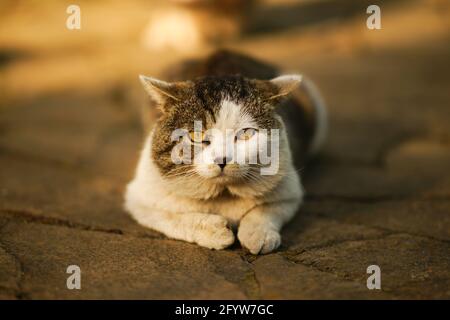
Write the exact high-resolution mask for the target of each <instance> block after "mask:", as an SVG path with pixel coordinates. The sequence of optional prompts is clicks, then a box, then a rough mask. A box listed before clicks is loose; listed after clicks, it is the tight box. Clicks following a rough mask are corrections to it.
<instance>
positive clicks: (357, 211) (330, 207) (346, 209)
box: [294, 199, 450, 240]
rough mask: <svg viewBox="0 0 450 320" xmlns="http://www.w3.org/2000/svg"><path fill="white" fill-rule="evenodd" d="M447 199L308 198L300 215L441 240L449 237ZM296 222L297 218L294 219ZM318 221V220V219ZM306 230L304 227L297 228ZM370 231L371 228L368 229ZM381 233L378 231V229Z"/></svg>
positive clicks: (449, 205) (449, 222) (311, 218)
mask: <svg viewBox="0 0 450 320" xmlns="http://www.w3.org/2000/svg"><path fill="white" fill-rule="evenodd" d="M449 208H450V201H448V200H439V201H430V200H388V201H367V202H364V201H347V200H345V199H344V200H341V201H340V200H331V199H330V200H326V201H323V200H311V201H309V202H308V201H307V203H306V204H305V206H304V207H303V208H302V209H301V211H300V214H299V215H302V214H304V215H306V216H308V215H311V216H312V217H307V218H305V219H307V220H312V221H315V219H318V217H328V218H331V219H334V220H337V221H339V222H340V223H344V225H345V224H346V223H348V224H351V225H352V228H356V227H358V226H355V224H357V225H361V226H360V228H363V229H362V230H364V232H365V233H367V231H366V228H364V226H367V227H375V228H382V229H384V230H388V231H394V232H406V233H411V234H417V235H422V236H428V237H433V238H437V239H441V240H450V215H449V212H450V211H449V210H450V209H449ZM294 221H296V220H294ZM319 221H320V220H319ZM303 229H307V227H305V228H302V229H300V230H303ZM369 230H370V229H369ZM379 232H380V231H379Z"/></svg>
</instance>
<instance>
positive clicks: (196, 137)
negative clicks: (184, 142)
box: [189, 131, 207, 143]
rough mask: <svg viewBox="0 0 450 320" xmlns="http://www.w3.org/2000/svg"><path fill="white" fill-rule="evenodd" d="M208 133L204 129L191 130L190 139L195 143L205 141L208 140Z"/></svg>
mask: <svg viewBox="0 0 450 320" xmlns="http://www.w3.org/2000/svg"><path fill="white" fill-rule="evenodd" d="M205 138H206V135H205V133H204V132H203V131H191V132H189V139H191V141H192V142H194V143H203V142H207V141H206V140H205Z"/></svg>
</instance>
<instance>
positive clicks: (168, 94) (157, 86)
mask: <svg viewBox="0 0 450 320" xmlns="http://www.w3.org/2000/svg"><path fill="white" fill-rule="evenodd" d="M139 80H141V83H142V85H143V86H144V89H145V91H146V92H147V93H148V94H149V95H150V97H151V98H152V99H153V100H155V101H156V102H157V103H158V104H159V105H160V106H161V107H164V105H165V104H166V103H167V102H169V101H170V102H176V101H180V100H181V99H182V98H183V94H184V92H185V91H186V89H187V87H188V86H189V83H188V82H166V81H162V80H158V79H156V78H152V77H146V76H143V75H140V76H139ZM163 109H164V108H163Z"/></svg>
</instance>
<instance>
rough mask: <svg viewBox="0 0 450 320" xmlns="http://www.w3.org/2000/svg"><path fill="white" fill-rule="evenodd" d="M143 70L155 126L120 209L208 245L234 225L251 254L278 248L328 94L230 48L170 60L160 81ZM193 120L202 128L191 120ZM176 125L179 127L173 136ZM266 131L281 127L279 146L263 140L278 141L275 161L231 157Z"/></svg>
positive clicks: (224, 243)
mask: <svg viewBox="0 0 450 320" xmlns="http://www.w3.org/2000/svg"><path fill="white" fill-rule="evenodd" d="M140 80H141V82H142V84H143V86H144V88H145V90H146V92H147V93H148V94H149V96H150V98H151V100H152V103H151V108H150V110H148V112H147V113H148V114H147V115H148V116H149V117H150V118H151V120H150V121H149V122H150V123H153V127H152V128H151V129H150V130H149V131H148V134H147V137H146V140H145V143H144V147H143V149H142V151H141V155H140V159H139V163H138V166H137V170H136V174H135V177H134V179H133V180H132V181H131V182H130V183H129V184H128V186H127V188H126V192H125V208H126V210H127V211H128V212H129V213H130V214H131V216H132V217H133V218H134V219H135V220H136V221H137V222H138V223H139V224H141V225H143V226H145V227H148V228H151V229H154V230H157V231H159V232H161V233H163V234H165V235H166V236H167V237H169V238H173V239H178V240H184V241H187V242H191V243H196V244H198V245H200V246H203V247H206V248H210V249H216V250H219V249H224V248H226V247H228V246H230V245H231V244H233V243H234V242H235V234H234V232H233V229H234V230H236V229H237V238H238V240H239V242H240V243H241V245H242V247H244V248H246V249H247V250H248V251H250V252H251V253H252V254H255V255H256V254H267V253H269V252H272V251H273V250H275V249H277V248H278V247H279V246H280V244H281V236H280V230H281V228H282V226H283V225H284V224H285V223H287V222H288V221H289V220H290V219H291V218H292V217H293V216H294V215H295V213H296V212H297V211H298V208H299V207H300V205H301V203H302V199H303V193H304V192H303V187H302V184H301V179H300V175H299V171H300V170H301V169H302V168H303V166H304V162H305V160H306V159H307V156H309V155H312V154H314V153H316V152H317V151H318V150H319V148H320V146H321V145H322V144H323V141H324V138H325V136H326V131H327V121H326V109H325V104H324V102H323V99H322V97H321V95H320V94H319V91H318V90H317V88H316V87H315V85H314V84H313V83H312V82H311V81H310V80H308V79H306V78H305V77H304V76H301V75H296V74H293V75H292V74H291V75H278V70H277V69H276V68H275V67H273V66H271V65H269V64H267V63H264V62H261V61H258V60H255V59H252V58H250V57H248V56H245V55H242V54H238V53H234V52H231V51H226V50H219V51H218V52H215V53H213V54H212V55H210V56H208V57H206V58H204V59H199V60H193V61H187V62H184V63H181V64H180V65H177V66H174V67H172V68H171V69H170V71H169V72H167V73H166V76H165V81H163V80H158V79H155V78H151V77H146V76H140ZM194 121H197V123H199V124H200V125H201V126H202V128H203V131H201V130H200V131H199V130H194V128H195V123H194ZM180 129H181V131H182V132H184V133H185V134H184V136H183V135H180V136H182V138H180V140H179V141H174V140H173V139H172V138H173V133H174V132H176V131H177V130H180ZM208 130H211V131H212V132H214V134H212V133H211V134H210V133H207V132H208ZM277 130H278V131H277ZM271 131H273V132H278V139H277V143H278V144H277V150H275V148H269V149H270V151H278V152H277V153H278V158H277V157H274V158H271V161H273V162H275V166H274V167H275V168H276V169H277V170H276V171H274V172H273V173H271V174H262V171H261V170H262V169H263V168H266V167H267V166H264V165H262V164H261V163H260V162H259V161H260V157H259V155H256V158H257V162H256V163H253V164H246V163H245V162H244V163H241V162H239V163H236V162H235V161H233V160H234V158H237V157H238V156H239V155H240V156H241V159H242V158H244V160H248V159H249V157H250V156H255V154H256V153H258V152H259V151H260V149H258V148H259V147H260V145H259V144H256V146H257V147H256V148H253V147H248V148H247V149H242V148H243V147H242V146H243V145H245V143H250V142H251V141H266V142H272V140H271V137H273V136H272V135H270V132H271ZM205 132H206V133H205ZM230 132H231V133H232V138H231V139H226V138H227V137H228V136H227V135H229V133H230ZM206 135H208V137H206ZM275 137H276V136H275ZM180 141H181V142H180ZM273 141H274V140H273ZM179 145H182V146H186V145H188V146H189V148H188V149H189V150H191V149H194V151H193V154H191V155H190V157H191V158H194V160H193V161H192V162H191V163H179V164H177V163H176V161H174V158H173V156H174V154H175V155H179V153H180V151H179V150H178V151H177V152H173V150H174V147H175V146H179ZM254 145H255V144H254ZM261 145H262V144H261ZM230 146H231V148H229V147H230ZM270 146H272V144H270ZM252 148H253V149H252ZM195 149H196V150H197V151H195ZM229 149H231V150H232V151H228V150H229ZM180 150H181V149H180ZM184 150H186V149H184ZM224 150H225V151H224ZM240 152H241V154H239V153H240ZM242 153H244V155H243V154H242ZM272 153H273V152H272ZM198 155H202V157H197V156H198ZM188 160H189V159H188ZM273 164H274V163H271V164H270V165H273Z"/></svg>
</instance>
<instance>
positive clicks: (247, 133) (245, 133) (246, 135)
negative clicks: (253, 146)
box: [236, 128, 256, 140]
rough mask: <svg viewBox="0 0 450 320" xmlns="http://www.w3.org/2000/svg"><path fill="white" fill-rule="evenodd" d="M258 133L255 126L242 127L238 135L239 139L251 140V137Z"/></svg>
mask: <svg viewBox="0 0 450 320" xmlns="http://www.w3.org/2000/svg"><path fill="white" fill-rule="evenodd" d="M255 133H256V129H253V128H247V129H242V130H240V131H239V132H238V134H237V135H236V139H237V140H249V139H250V138H251V137H253V136H254V135H255Z"/></svg>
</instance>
